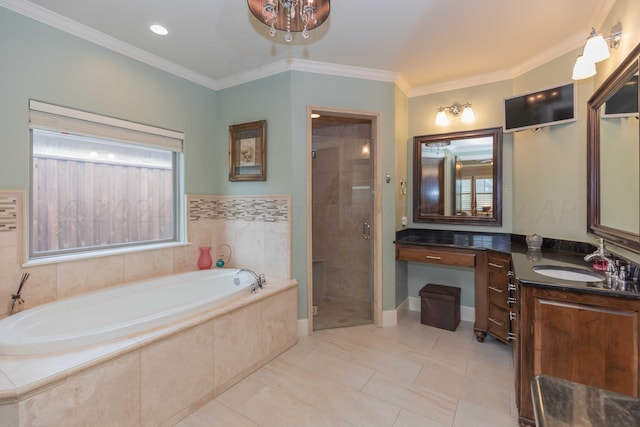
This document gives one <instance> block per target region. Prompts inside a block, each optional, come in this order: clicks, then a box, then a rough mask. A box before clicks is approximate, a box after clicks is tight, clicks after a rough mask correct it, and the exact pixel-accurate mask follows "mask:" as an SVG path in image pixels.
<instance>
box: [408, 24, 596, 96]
mask: <svg viewBox="0 0 640 427" xmlns="http://www.w3.org/2000/svg"><path fill="white" fill-rule="evenodd" d="M588 35H589V31H587V30H585V31H581V32H579V33H577V34H574V35H573V36H571V37H569V38H568V39H565V40H561V41H559V42H558V43H556V44H555V45H554V46H552V47H551V48H549V49H547V50H545V51H544V52H542V53H540V54H538V55H536V56H534V57H532V58H530V59H529V60H528V61H526V62H523V63H522V64H519V65H517V66H515V67H513V68H510V69H507V70H502V71H496V72H494V73H488V74H482V75H479V76H474V77H470V78H467V79H460V80H452V81H449V82H444V83H438V84H435V85H428V86H422V87H418V88H413V89H411V90H410V91H409V97H410V98H413V97H415V96H424V95H430V94H432V93H438V92H446V91H450V90H457V89H464V88H465V87H471V86H480V85H483V84H489V83H496V82H499V81H503V80H510V79H513V78H516V77H518V76H521V75H522V74H524V73H526V72H528V71H531V70H533V69H535V68H538V67H540V66H542V65H544V64H546V63H548V62H550V61H552V60H554V59H556V58H559V57H561V56H562V55H565V54H567V53H570V52H572V51H574V50H575V49H578V48H579V47H581V46H583V45H584V42H585V40H586V39H587V36H588Z"/></svg>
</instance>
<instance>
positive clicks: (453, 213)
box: [413, 128, 502, 226]
mask: <svg viewBox="0 0 640 427" xmlns="http://www.w3.org/2000/svg"><path fill="white" fill-rule="evenodd" d="M413 147H414V151H413V163H414V166H413V179H414V186H413V189H414V190H413V221H414V222H437V223H444V224H468V225H494V226H500V225H502V128H490V129H480V130H472V131H465V132H452V133H445V134H436V135H423V136H416V137H414V139H413Z"/></svg>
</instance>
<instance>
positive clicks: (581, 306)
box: [516, 282, 640, 425]
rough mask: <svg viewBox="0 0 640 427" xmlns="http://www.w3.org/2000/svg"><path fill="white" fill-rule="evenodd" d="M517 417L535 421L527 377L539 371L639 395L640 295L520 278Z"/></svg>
mask: <svg viewBox="0 0 640 427" xmlns="http://www.w3.org/2000/svg"><path fill="white" fill-rule="evenodd" d="M518 291H519V301H520V306H519V307H520V316H519V318H520V333H519V336H518V339H519V349H518V355H519V356H518V357H519V360H518V361H517V364H516V377H519V384H517V385H516V387H517V389H516V394H517V398H516V400H517V402H518V407H519V418H520V422H521V423H524V424H531V425H534V412H533V404H532V399H531V381H532V379H533V377H534V376H536V375H539V374H543V375H548V376H553V377H558V378H562V379H565V380H569V381H574V382H577V383H581V384H585V385H588V386H592V387H597V388H601V389H604V390H610V391H614V392H617V393H622V394H626V395H629V396H633V397H636V398H637V397H638V396H639V395H640V390H639V388H638V368H639V362H640V361H639V359H638V353H639V339H638V334H639V326H640V324H639V319H640V300H637V299H629V298H623V297H615V296H607V295H597V294H592V293H582V292H574V291H571V290H567V289H557V288H556V289H554V288H551V287H539V286H536V285H528V284H526V283H523V282H520V283H518Z"/></svg>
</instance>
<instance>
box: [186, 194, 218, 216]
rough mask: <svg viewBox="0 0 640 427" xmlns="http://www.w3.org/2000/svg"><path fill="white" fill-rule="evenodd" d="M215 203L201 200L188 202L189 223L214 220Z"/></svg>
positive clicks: (209, 200)
mask: <svg viewBox="0 0 640 427" xmlns="http://www.w3.org/2000/svg"><path fill="white" fill-rule="evenodd" d="M216 203H217V202H216V201H215V200H211V199H203V198H199V199H191V200H189V221H198V220H211V219H216Z"/></svg>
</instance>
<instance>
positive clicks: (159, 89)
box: [0, 8, 218, 194]
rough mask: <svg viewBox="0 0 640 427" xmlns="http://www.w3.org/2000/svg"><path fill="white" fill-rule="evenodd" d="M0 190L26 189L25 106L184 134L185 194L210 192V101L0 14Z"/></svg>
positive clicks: (213, 101)
mask: <svg viewBox="0 0 640 427" xmlns="http://www.w3.org/2000/svg"><path fill="white" fill-rule="evenodd" d="M0 40H2V41H3V42H2V43H0V58H2V66H1V67H0V73H1V75H0V94H1V96H0V117H2V124H1V125H0V151H1V152H2V155H1V156H0V188H4V189H20V190H27V188H28V185H29V176H28V171H29V120H28V117H29V99H36V100H40V101H44V102H48V103H51V104H58V105H62V106H66V107H71V108H75V109H79V110H85V111H90V112H93V113H97V114H103V115H107V116H112V117H117V118H125V119H127V120H131V121H136V122H140V123H144V124H149V125H153V126H158V127H163V128H168V129H172V130H177V131H182V132H184V133H185V149H184V153H185V154H184V156H185V162H184V163H185V190H186V192H187V193H196V194H199V193H213V190H214V183H213V179H211V173H210V170H211V163H212V162H211V159H212V158H213V157H214V154H215V153H216V151H215V150H214V143H215V141H214V135H215V130H216V128H217V115H218V114H217V94H216V93H215V92H214V91H212V90H210V89H207V88H204V87H202V86H199V85H196V84H194V83H191V82H188V81H186V80H183V79H181V78H178V77H175V76H173V75H171V74H168V73H165V72H163V71H160V70H158V69H156V68H153V67H150V66H148V65H145V64H142V63H140V62H138V61H135V60H133V59H130V58H127V57H125V56H122V55H119V54H117V53H114V52H112V51H110V50H107V49H104V48H101V47H98V46H96V45H94V44H92V43H89V42H87V41H85V40H82V39H79V38H78V37H75V36H72V35H70V34H67V33H65V32H62V31H59V30H56V29H54V28H51V27H49V26H47V25H44V24H41V23H38V22H35V21H33V20H31V19H29V18H26V17H24V16H22V15H19V14H16V13H13V12H11V11H9V10H7V9H4V8H0Z"/></svg>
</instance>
